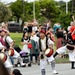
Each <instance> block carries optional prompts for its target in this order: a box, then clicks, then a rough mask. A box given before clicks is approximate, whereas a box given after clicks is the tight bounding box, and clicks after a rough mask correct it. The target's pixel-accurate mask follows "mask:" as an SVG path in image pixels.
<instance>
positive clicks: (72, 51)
mask: <svg viewBox="0 0 75 75" xmlns="http://www.w3.org/2000/svg"><path fill="white" fill-rule="evenodd" d="M73 24H74V25H75V23H73ZM71 29H72V30H71V31H72V32H70V33H68V35H67V44H66V45H65V46H63V47H61V48H59V49H57V50H56V52H55V54H54V57H56V56H57V55H58V54H62V53H65V52H66V51H68V54H69V60H70V61H71V69H75V67H74V62H75V27H74V28H71Z"/></svg>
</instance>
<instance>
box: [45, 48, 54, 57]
mask: <svg viewBox="0 0 75 75" xmlns="http://www.w3.org/2000/svg"><path fill="white" fill-rule="evenodd" d="M52 54H53V49H47V50H46V51H45V55H46V56H47V57H50V56H51V55H52Z"/></svg>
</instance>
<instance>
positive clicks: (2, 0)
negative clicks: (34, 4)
mask: <svg viewBox="0 0 75 75" xmlns="http://www.w3.org/2000/svg"><path fill="white" fill-rule="evenodd" d="M0 1H1V2H4V3H10V2H14V1H16V0H0ZM28 1H34V0H28ZM55 1H60V0H55ZM63 1H70V0H63Z"/></svg>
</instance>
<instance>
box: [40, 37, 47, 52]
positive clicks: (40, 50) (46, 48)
mask: <svg viewBox="0 0 75 75" xmlns="http://www.w3.org/2000/svg"><path fill="white" fill-rule="evenodd" d="M47 42H48V38H47V37H46V49H47V48H48V44H47ZM39 49H40V51H41V52H42V49H41V38H40V39H39Z"/></svg>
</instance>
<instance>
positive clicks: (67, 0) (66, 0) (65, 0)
mask: <svg viewBox="0 0 75 75" xmlns="http://www.w3.org/2000/svg"><path fill="white" fill-rule="evenodd" d="M63 1H64V2H66V14H67V13H68V2H69V1H70V0H63Z"/></svg>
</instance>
